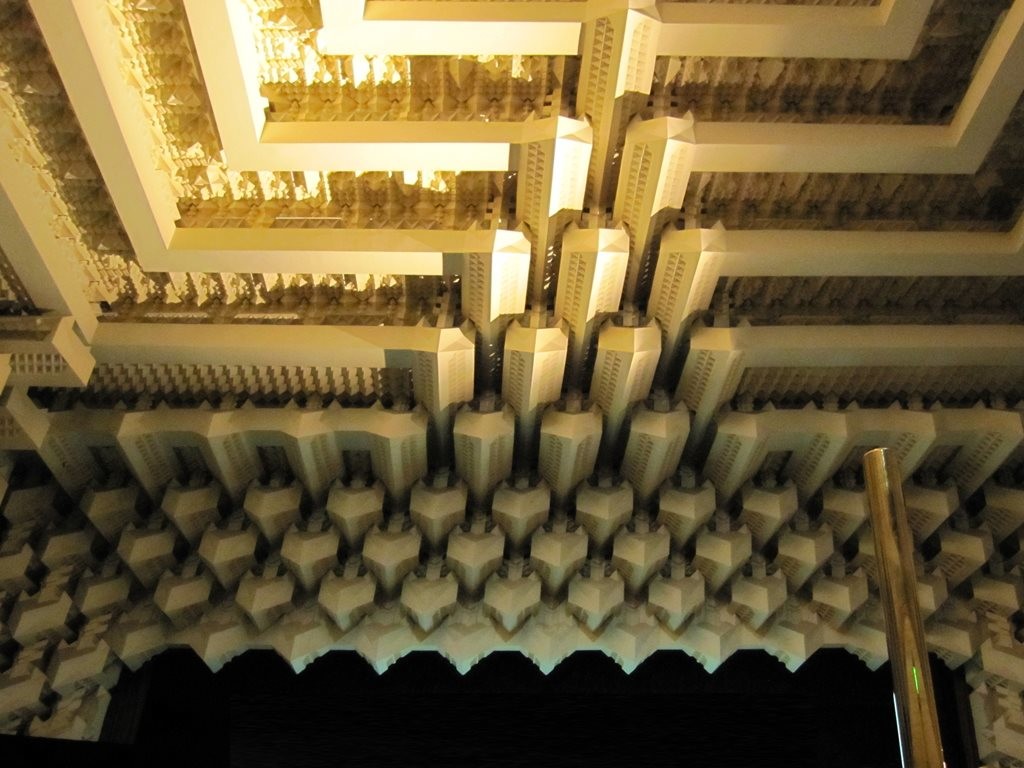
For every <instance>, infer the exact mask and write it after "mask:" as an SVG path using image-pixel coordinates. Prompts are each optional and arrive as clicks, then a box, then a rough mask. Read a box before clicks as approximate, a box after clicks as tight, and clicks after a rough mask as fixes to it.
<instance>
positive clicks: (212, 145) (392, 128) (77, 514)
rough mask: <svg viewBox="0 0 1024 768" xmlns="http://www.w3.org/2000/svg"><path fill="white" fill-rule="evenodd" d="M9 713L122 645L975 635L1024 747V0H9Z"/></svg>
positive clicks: (404, 646)
mask: <svg viewBox="0 0 1024 768" xmlns="http://www.w3.org/2000/svg"><path fill="white" fill-rule="evenodd" d="M0 73H2V76H0V489H2V493H0V517H2V524H0V731H3V732H19V733H30V734H34V735H63V736H75V735H77V736H79V737H84V738H95V737H96V736H97V735H98V733H99V725H98V724H99V723H101V722H102V718H103V713H104V711H105V708H106V706H107V704H108V703H109V693H108V690H109V689H110V688H111V687H112V686H113V684H114V682H115V681H116V679H117V675H118V673H119V671H120V670H121V669H122V668H125V667H126V668H131V669H136V668H138V667H139V666H140V665H141V664H143V663H145V661H146V660H147V659H148V658H150V657H152V656H153V655H154V654H156V653H159V652H160V651H161V650H163V649H164V648H168V647H173V646H179V647H180V646H187V647H191V648H193V649H194V650H195V651H196V653H197V654H199V655H200V656H201V657H202V658H203V659H204V660H205V661H206V662H207V663H208V664H209V665H210V666H211V667H212V668H214V669H217V668H220V667H221V666H222V665H223V664H225V663H227V662H228V661H229V660H230V659H231V658H232V657H234V656H235V655H237V654H239V653H242V652H244V651H245V650H247V649H250V648H268V647H271V648H274V649H276V650H277V652H278V653H279V654H280V655H281V656H282V657H284V658H285V659H286V660H287V661H288V662H289V663H290V664H291V665H292V666H293V667H294V668H295V669H296V670H301V669H302V668H304V667H305V666H306V665H308V664H309V663H311V662H312V661H313V660H314V659H315V658H317V657H318V656H319V655H321V654H323V653H326V652H328V651H329V650H332V649H349V650H355V651H356V652H358V653H360V654H362V655H363V656H364V658H366V659H367V660H368V661H369V662H370V663H371V664H372V665H373V666H374V668H375V669H377V670H380V671H383V670H384V669H386V668H387V667H388V666H389V665H391V664H393V663H395V661H397V660H398V659H399V658H401V656H403V655H404V654H406V653H408V652H409V651H411V650H423V649H429V650H435V651H438V652H440V653H442V654H444V655H445V656H446V658H448V659H450V660H451V661H452V663H453V664H455V665H456V667H457V668H458V669H459V670H460V671H463V672H464V671H466V670H468V669H469V668H471V667H472V666H473V664H475V663H476V662H477V661H479V659H481V658H483V656H485V655H487V654H488V653H491V652H493V651H496V650H515V651H519V652H521V653H523V654H526V655H527V656H529V657H530V658H531V659H533V660H534V661H535V662H536V663H537V664H538V666H539V667H540V668H541V669H543V670H545V671H547V670H550V669H551V668H552V667H553V666H554V665H555V664H557V663H558V662H559V661H560V660H561V659H563V658H564V657H565V656H566V655H568V654H570V653H572V652H573V651H575V650H579V649H582V648H588V649H597V650H600V651H602V652H604V653H606V654H608V655H609V656H611V657H613V658H614V659H616V660H617V662H618V663H619V664H620V665H621V666H622V667H623V668H624V669H627V670H631V669H633V668H635V667H636V666H637V665H639V664H641V663H642V662H643V660H644V659H645V658H647V657H648V656H649V655H650V654H651V653H654V652H655V651H656V650H659V649H675V650H678V651H683V652H685V653H689V654H691V655H693V656H694V657H695V658H697V659H698V660H699V661H700V662H701V663H702V664H703V665H704V666H705V667H706V668H707V669H708V670H714V669H715V668H717V667H718V666H719V665H720V664H721V663H722V662H723V661H725V660H726V659H727V658H728V657H729V656H730V655H731V654H732V653H734V652H735V651H737V650H739V649H742V648H761V649H765V650H767V651H769V652H770V653H773V654H774V655H776V656H777V657H778V658H779V659H780V660H781V661H782V662H783V663H785V664H786V665H787V666H788V667H789V668H790V669H796V668H797V667H798V666H800V664H802V663H803V661H804V660H806V658H807V657H808V656H810V655H811V654H813V653H814V652H815V651H816V650H817V649H818V648H822V647H843V648H846V649H848V650H849V651H851V652H853V653H855V654H857V655H858V656H859V657H860V658H861V659H863V660H864V661H865V663H867V664H868V665H870V666H872V667H873V668H875V667H877V666H879V665H881V664H882V663H883V662H884V660H885V656H886V646H885V633H884V627H883V624H882V614H881V609H880V605H879V599H878V588H877V570H878V569H877V562H876V559H875V554H874V548H873V543H872V541H873V540H872V533H871V528H870V524H869V523H868V522H867V514H866V506H865V504H866V495H865V492H864V489H863V477H862V475H861V473H860V469H859V467H860V460H861V456H862V455H863V453H864V451H865V450H867V449H869V448H873V447H877V446H884V447H888V448H891V449H892V450H893V451H894V452H895V453H896V455H898V457H899V458H900V460H901V461H902V463H903V472H904V476H905V478H906V480H907V485H906V494H907V499H908V505H909V506H910V524H911V528H912V529H913V531H914V535H915V543H916V547H917V554H918V555H919V556H920V560H919V566H920V573H919V579H918V591H919V594H920V596H921V603H922V610H923V612H924V618H925V626H926V630H927V636H928V643H929V648H930V650H931V651H933V652H934V653H936V654H938V655H939V657H940V658H941V659H942V660H943V661H944V662H945V663H946V664H948V665H949V666H951V667H955V668H960V667H962V668H963V669H964V670H966V674H967V681H968V683H969V686H970V688H971V689H972V691H973V693H972V694H971V696H972V706H973V708H974V709H973V712H974V718H975V731H976V735H977V738H978V744H979V750H980V752H981V753H982V754H981V755H980V757H981V758H982V760H983V761H985V762H986V763H987V764H990V765H999V766H1019V765H1021V764H1022V761H1024V747H1022V746H1021V744H1022V743H1024V726H1022V725H1021V724H1022V723H1024V712H1022V708H1021V706H1022V705H1021V697H1020V692H1021V690H1024V672H1022V670H1024V663H1022V660H1024V642H1022V641H1024V630H1022V627H1024V612H1022V603H1024V582H1022V580H1021V569H1022V567H1024V555H1022V552H1024V501H1022V500H1024V421H1022V414H1024V399H1022V398H1024V332H1022V327H1024V326H1022V323H1024V301H1022V300H1021V297H1022V296H1024V98H1022V94H1024V0H818V1H817V2H814V1H812V0H806V1H805V2H799V1H794V0H760V1H759V0H749V1H743V2H741V1H739V0H706V1H705V2H674V1H671V2H670V1H665V2H654V1H644V0H0Z"/></svg>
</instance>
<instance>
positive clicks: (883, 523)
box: [864, 448, 945, 768]
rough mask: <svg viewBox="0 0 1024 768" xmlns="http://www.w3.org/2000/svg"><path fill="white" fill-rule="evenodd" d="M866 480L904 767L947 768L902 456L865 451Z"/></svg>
mask: <svg viewBox="0 0 1024 768" xmlns="http://www.w3.org/2000/svg"><path fill="white" fill-rule="evenodd" d="M864 483H865V486H866V487H867V493H868V504H869V506H870V508H871V526H872V528H873V529H874V535H875V555H876V559H877V562H878V591H879V594H880V595H881V598H882V610H883V612H884V614H885V639H886V644H887V646H888V648H889V665H890V667H891V668H892V681H893V691H894V694H895V700H896V722H897V726H898V730H899V738H900V755H901V757H902V759H903V765H904V766H905V768H943V766H944V765H945V762H944V760H943V756H942V740H941V738H940V736H939V718H938V712H937V709H936V707H935V693H934V689H933V688H932V675H931V670H930V668H929V666H928V650H927V648H926V646H925V640H924V625H923V624H922V623H921V609H920V606H919V605H918V601H917V574H916V572H915V569H914V540H913V537H912V534H911V532H910V526H909V525H908V523H907V510H906V507H905V506H904V502H903V480H902V477H901V476H900V466H899V459H898V458H897V457H896V456H895V455H894V454H893V453H892V452H891V451H889V450H888V449H886V448H875V449H874V450H871V451H868V452H867V453H865V454H864Z"/></svg>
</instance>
